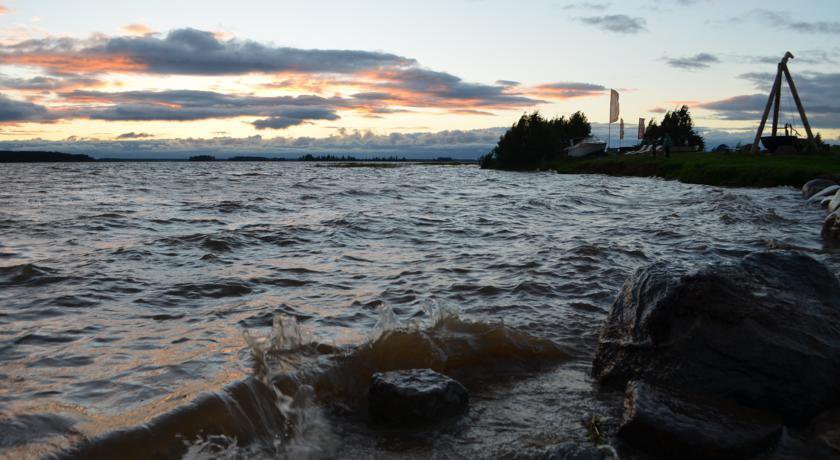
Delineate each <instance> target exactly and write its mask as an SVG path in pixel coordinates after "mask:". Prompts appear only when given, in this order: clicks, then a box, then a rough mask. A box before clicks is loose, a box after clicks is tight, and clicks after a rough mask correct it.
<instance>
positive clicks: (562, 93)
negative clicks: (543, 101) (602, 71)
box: [528, 82, 607, 100]
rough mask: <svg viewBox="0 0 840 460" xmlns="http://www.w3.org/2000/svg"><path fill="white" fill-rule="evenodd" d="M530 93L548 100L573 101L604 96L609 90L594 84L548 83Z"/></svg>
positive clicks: (532, 89) (531, 89) (534, 88)
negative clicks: (579, 98) (574, 99)
mask: <svg viewBox="0 0 840 460" xmlns="http://www.w3.org/2000/svg"><path fill="white" fill-rule="evenodd" d="M528 91H529V93H531V94H534V95H537V96H539V97H544V98H547V99H559V100H565V99H573V98H578V97H593V96H602V95H604V94H605V93H606V91H607V88H606V87H604V86H601V85H595V84H592V83H578V82H561V83H546V84H543V85H539V86H535V87H533V88H530V89H529V90H528Z"/></svg>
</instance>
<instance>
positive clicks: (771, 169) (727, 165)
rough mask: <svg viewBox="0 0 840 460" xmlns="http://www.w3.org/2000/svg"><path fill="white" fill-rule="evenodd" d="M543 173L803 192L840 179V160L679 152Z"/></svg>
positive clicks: (554, 166) (585, 162) (575, 163)
mask: <svg viewBox="0 0 840 460" xmlns="http://www.w3.org/2000/svg"><path fill="white" fill-rule="evenodd" d="M539 169H549V170H554V171H557V172H559V173H561V174H606V175H610V176H639V177H662V178H664V179H669V180H678V181H681V182H686V183H690V184H706V185H720V186H736V187H776V186H780V185H790V186H794V187H801V186H802V184H804V183H805V182H808V181H809V180H811V179H814V178H816V177H820V176H836V177H840V155H837V154H826V155H761V156H759V155H751V154H741V153H737V154H736V153H728V154H723V153H675V154H672V155H671V157H670V158H662V157H659V158H652V157H624V156H605V157H598V158H591V159H588V158H582V159H563V160H557V161H555V162H552V163H549V164H546V165H544V166H543V167H541V168H539Z"/></svg>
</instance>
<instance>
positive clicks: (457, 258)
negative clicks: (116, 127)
mask: <svg viewBox="0 0 840 460" xmlns="http://www.w3.org/2000/svg"><path fill="white" fill-rule="evenodd" d="M0 184H2V187H0V456H6V457H9V458H26V457H39V456H41V455H43V454H47V453H51V452H57V451H60V450H62V449H66V448H68V447H71V446H74V445H78V444H79V443H83V444H82V445H86V446H88V447H87V448H89V449H91V450H90V451H88V453H89V454H90V455H92V456H96V455H107V456H113V455H118V454H119V453H120V452H122V453H123V454H125V453H129V452H134V453H137V449H138V448H139V447H142V448H143V449H147V450H149V451H154V449H160V450H159V452H163V453H166V454H167V455H181V454H182V453H184V452H181V451H180V450H179V449H180V447H178V448H174V450H173V448H172V447H171V446H170V447H167V443H170V444H171V442H170V441H171V440H172V439H173V438H174V437H175V436H176V435H177V434H180V435H181V438H180V439H181V440H180V441H178V442H179V443H180V444H178V446H181V445H184V446H186V448H187V450H186V453H185V455H187V456H189V457H193V458H203V457H214V456H229V457H233V458H235V457H238V456H239V457H265V458H278V457H280V458H282V457H291V458H303V457H313V458H320V457H334V458H335V457H340V458H371V457H374V458H388V457H392V456H393V457H398V456H399V457H404V456H413V457H418V458H425V457H438V458H482V457H483V458H488V457H512V456H516V455H521V456H528V455H533V454H536V453H538V452H541V451H542V450H544V449H545V448H546V447H547V446H552V445H556V444H560V443H563V442H567V441H574V442H580V443H586V442H588V441H587V430H586V428H585V426H584V424H583V423H582V420H583V419H585V418H586V419H588V418H591V417H592V416H593V415H597V416H598V417H600V418H601V419H602V420H603V422H602V423H603V427H604V430H605V431H606V433H607V435H608V436H609V435H610V433H612V432H613V431H614V428H615V425H616V423H617V419H618V417H619V416H620V406H621V395H620V394H615V393H611V392H604V391H599V390H598V388H597V387H596V386H595V385H594V384H593V381H592V380H591V379H590V377H589V376H588V372H589V367H590V362H591V359H592V357H593V354H594V350H595V346H596V343H597V336H598V330H599V327H600V325H601V322H602V321H603V319H604V318H605V316H606V314H607V312H608V311H609V308H610V306H611V304H612V301H613V300H614V298H615V296H616V294H617V292H618V290H619V289H620V287H621V285H622V283H623V282H624V280H625V279H626V277H627V276H628V275H629V274H631V273H632V272H633V270H635V269H636V268H639V267H641V266H644V265H646V264H649V263H652V262H655V261H659V260H669V259H670V260H673V259H677V260H680V261H683V262H685V263H689V264H698V265H700V264H706V263H710V262H714V261H717V260H720V259H732V258H738V257H741V256H743V255H745V254H747V253H749V252H752V251H759V250H767V249H798V250H801V251H803V252H806V253H808V254H810V255H812V256H813V257H815V258H817V259H819V260H822V261H824V262H826V263H827V264H828V265H829V266H830V268H831V269H832V270H833V271H835V272H837V271H838V269H840V254H838V253H837V252H833V253H832V252H830V251H828V250H824V249H823V246H822V241H821V239H820V235H819V233H820V226H821V222H822V219H823V217H824V211H823V210H822V209H819V208H817V207H812V206H810V205H806V204H805V201H804V200H803V199H802V198H801V196H800V194H799V191H798V190H795V189H792V188H774V189H724V188H715V187H707V186H697V185H686V184H681V183H678V182H666V181H661V180H654V179H641V178H612V177H602V176H563V175H557V174H552V173H531V174H528V173H511V172H499V171H482V170H479V169H478V168H477V167H474V166H433V165H399V166H398V167H391V168H378V167H364V168H360V167H354V168H344V167H335V166H334V165H329V164H314V163H292V162H290V163H282V162H279V163H230V162H227V163H187V162H184V163H101V164H21V165H0ZM406 367H433V368H436V369H440V370H443V371H445V372H446V373H448V374H450V375H453V376H455V377H457V378H459V379H460V380H461V381H463V382H464V383H465V385H466V386H467V387H468V388H469V389H470V390H471V398H472V399H471V407H470V410H469V412H468V413H467V414H465V415H464V416H463V417H460V418H457V419H453V420H450V421H447V422H445V423H443V424H440V425H436V426H433V427H427V428H423V429H415V430H397V429H394V428H391V427H382V426H376V425H372V424H371V423H370V422H369V421H368V420H367V417H366V415H365V414H366V411H365V407H366V406H365V404H366V401H365V399H366V398H365V394H366V384H367V382H368V379H369V377H370V374H371V373H372V372H374V371H377V370H388V369H399V368H406ZM143 424H148V425H147V427H148V430H145V431H143V433H144V434H143V435H142V436H140V437H139V438H138V436H139V435H137V434H136V433H138V430H136V429H135V428H136V427H138V426H140V425H143ZM132 433H134V434H132ZM201 433H204V435H200V434H201ZM208 434H212V435H213V436H209V435H208ZM138 439H140V441H138ZM85 442H87V444H84V443H85ZM96 449H99V450H96ZM167 449H168V450H167ZM103 453H105V454H103ZM161 455H163V454H161Z"/></svg>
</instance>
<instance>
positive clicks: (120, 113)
mask: <svg viewBox="0 0 840 460" xmlns="http://www.w3.org/2000/svg"><path fill="white" fill-rule="evenodd" d="M135 26H138V27H135V28H134V29H135V30H134V31H135V32H138V33H139V32H145V31H146V29H144V28H143V27H139V25H135ZM0 64H6V65H13V66H14V65H17V66H26V67H34V68H39V69H41V70H42V71H43V72H45V73H46V75H41V76H39V77H36V78H31V79H28V80H23V79H9V78H6V79H0V85H2V84H5V85H6V87H7V88H10V89H17V90H36V89H40V90H43V91H51V92H53V93H54V94H55V96H56V98H55V100H56V101H57V102H63V103H66V104H78V105H82V106H80V107H74V108H73V110H71V108H70V107H68V106H67V105H66V104H64V105H59V107H61V108H56V109H55V112H56V113H57V114H58V116H61V117H65V118H92V119H97V120H128V121H142V120H170V121H189V120H200V119H208V118H230V117H236V116H255V117H260V118H261V120H260V121H259V122H257V123H255V127H257V128H258V129H268V128H274V129H277V128H283V127H288V126H294V125H296V124H301V123H306V122H308V121H309V120H330V119H335V118H332V117H337V116H338V114H337V111H338V110H355V111H358V112H361V113H362V114H363V115H366V116H372V117H375V116H379V115H381V114H384V113H394V112H397V111H405V110H407V109H410V108H428V109H445V110H447V111H460V113H471V112H470V111H473V112H472V113H478V112H484V113H487V111H489V110H520V109H523V108H529V107H532V106H534V105H537V104H541V103H544V102H545V101H544V100H542V99H538V98H536V97H533V96H532V95H533V94H539V92H538V91H537V92H535V91H533V88H525V87H521V86H520V85H519V83H518V82H514V81H510V80H500V81H497V82H496V83H493V84H485V83H477V82H468V81H464V80H463V79H461V78H460V77H458V76H456V75H453V74H450V73H447V72H441V71H435V70H431V69H427V68H423V67H421V66H420V65H419V64H418V63H417V61H415V60H414V59H410V58H406V57H402V56H397V55H394V54H388V53H382V52H371V51H357V50H307V49H298V48H289V47H277V46H274V45H267V44H263V43H257V42H254V41H250V40H240V39H228V40H223V39H220V38H218V34H215V33H213V32H207V31H201V30H196V29H177V30H173V31H171V32H169V33H168V34H166V35H165V36H164V35H158V34H148V33H146V34H145V35H143V36H119V37H108V36H104V35H94V36H91V37H89V38H87V39H84V40H81V39H76V38H70V37H46V38H39V39H27V40H23V41H20V42H16V43H12V44H6V45H0ZM112 73H127V74H139V75H146V74H159V75H207V76H210V75H214V76H228V75H244V74H252V73H263V74H267V75H271V76H273V77H276V78H277V79H276V80H275V81H273V82H271V83H267V84H263V85H261V86H262V87H264V88H267V89H277V88H283V89H287V90H288V89H293V90H296V91H298V92H300V91H310V92H314V93H316V94H339V93H340V94H343V95H341V96H330V97H328V98H324V97H321V96H314V95H312V96H301V98H300V99H294V98H289V97H286V98H280V99H277V98H256V97H253V96H241V95H224V94H221V93H214V92H210V91H204V92H198V91H183V90H169V91H158V92H150V91H134V92H114V93H104V92H90V91H81V90H82V89H86V88H89V87H93V86H96V85H97V84H98V82H99V79H100V78H101V79H106V77H105V75H107V74H112ZM348 88H351V90H350V91H349V94H348V91H347V89H348ZM72 89H77V90H80V91H70V90H72ZM353 90H355V94H354V93H353ZM544 90H547V88H544ZM546 94H547V95H550V96H554V97H557V96H558V95H559V93H557V92H556V91H555V92H553V93H546ZM307 98H308V99H307ZM313 98H315V99H313ZM293 99H294V100H293ZM271 105H274V106H279V108H278V109H277V110H274V111H272V107H271ZM284 105H293V106H302V105H305V106H308V107H315V108H317V109H319V110H321V112H320V114H321V116H319V117H314V118H299V117H295V116H294V115H288V113H287V111H285V110H284V109H283V106H284ZM76 109H78V110H76ZM325 111H328V112H329V117H324V116H323V115H324V113H326V112H325Z"/></svg>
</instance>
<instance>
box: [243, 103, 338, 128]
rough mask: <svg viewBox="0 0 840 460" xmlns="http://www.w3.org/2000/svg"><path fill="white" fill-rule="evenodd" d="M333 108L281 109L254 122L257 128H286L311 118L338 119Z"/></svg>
mask: <svg viewBox="0 0 840 460" xmlns="http://www.w3.org/2000/svg"><path fill="white" fill-rule="evenodd" d="M338 119H339V116H338V115H336V113H335V111H334V110H332V109H325V108H292V109H286V110H283V111H279V112H277V113H275V114H273V115H272V116H271V117H269V118H265V119H262V120H257V121H255V122H254V123H253V125H254V127H255V128H257V129H269V128H270V129H286V128H288V127H290V126H295V125H300V124H303V123H307V122H308V121H310V120H338Z"/></svg>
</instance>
